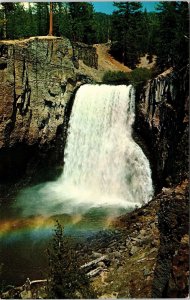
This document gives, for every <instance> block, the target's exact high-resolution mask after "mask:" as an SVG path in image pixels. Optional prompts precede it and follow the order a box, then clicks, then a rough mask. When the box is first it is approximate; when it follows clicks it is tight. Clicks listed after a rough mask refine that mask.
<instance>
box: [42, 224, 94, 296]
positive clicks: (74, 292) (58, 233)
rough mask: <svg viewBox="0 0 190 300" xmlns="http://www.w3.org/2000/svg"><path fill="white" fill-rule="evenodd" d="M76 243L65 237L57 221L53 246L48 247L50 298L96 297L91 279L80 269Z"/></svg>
mask: <svg viewBox="0 0 190 300" xmlns="http://www.w3.org/2000/svg"><path fill="white" fill-rule="evenodd" d="M75 246H76V245H75V244H74V242H72V240H71V239H70V238H68V237H67V238H66V237H64V230H63V227H62V226H61V225H60V224H59V222H58V221H57V224H56V228H55V233H54V237H53V241H52V244H51V247H50V248H49V249H48V256H49V268H50V280H49V295H48V297H49V298H53V299H57V298H58V299H78V298H82V297H83V298H92V297H95V295H94V293H93V292H92V290H91V288H90V284H89V279H88V278H87V276H86V275H85V273H84V271H83V270H82V269H80V266H79V262H78V257H77V253H76V250H75Z"/></svg>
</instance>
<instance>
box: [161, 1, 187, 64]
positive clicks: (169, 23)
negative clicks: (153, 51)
mask: <svg viewBox="0 0 190 300" xmlns="http://www.w3.org/2000/svg"><path fill="white" fill-rule="evenodd" d="M157 10H158V13H159V40H158V43H157V55H158V65H159V66H160V67H161V68H163V69H166V68H168V67H171V66H172V67H179V66H182V65H185V64H187V62H188V44H189V43H188V20H189V16H188V3H186V2H178V1H172V2H160V3H159V5H158V7H157Z"/></svg>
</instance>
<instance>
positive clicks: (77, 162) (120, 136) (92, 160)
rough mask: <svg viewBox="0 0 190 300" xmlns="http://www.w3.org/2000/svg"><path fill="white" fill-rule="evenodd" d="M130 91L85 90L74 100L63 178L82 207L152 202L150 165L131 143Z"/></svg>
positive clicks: (118, 88)
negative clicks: (82, 204)
mask: <svg viewBox="0 0 190 300" xmlns="http://www.w3.org/2000/svg"><path fill="white" fill-rule="evenodd" d="M134 100H135V99H134V90H133V88H132V86H128V87H127V86H124V85H123V86H108V85H84V86H82V87H81V88H80V89H79V91H78V93H77V95H76V99H75V103H74V107H73V110H72V114H71V119H70V128H69V134H68V142H67V147H66V151H65V168H64V172H63V175H62V177H61V179H60V183H61V182H62V184H63V186H65V188H67V189H69V195H70V196H71V197H73V198H77V200H79V201H80V202H84V203H85V204H87V205H88V204H89V203H90V204H91V205H93V206H98V205H100V206H101V205H113V204H114V205H119V206H120V205H121V206H125V207H126V206H134V205H139V204H142V203H143V202H147V201H148V200H150V197H151V196H152V181H151V172H150V166H149V163H148V160H147V158H146V157H145V155H144V153H143V151H142V150H141V149H140V147H139V146H138V145H137V144H136V143H135V142H134V141H133V139H132V124H133V122H134Z"/></svg>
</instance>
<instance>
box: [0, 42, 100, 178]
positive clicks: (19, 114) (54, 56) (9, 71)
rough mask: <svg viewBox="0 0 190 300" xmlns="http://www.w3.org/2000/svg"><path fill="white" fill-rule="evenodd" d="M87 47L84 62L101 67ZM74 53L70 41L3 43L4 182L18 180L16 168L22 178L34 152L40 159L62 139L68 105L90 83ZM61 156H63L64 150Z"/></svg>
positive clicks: (0, 157)
mask: <svg viewBox="0 0 190 300" xmlns="http://www.w3.org/2000/svg"><path fill="white" fill-rule="evenodd" d="M83 48H84V49H85V57H86V60H85V61H84V63H86V64H87V65H88V64H90V66H91V67H92V66H93V65H96V64H97V63H96V61H97V56H96V52H95V49H94V48H93V47H88V46H86V48H85V45H83ZM75 52H76V50H75V51H73V46H72V45H71V43H70V41H69V40H68V39H66V38H53V37H41V38H40V37H38V38H30V39H27V40H22V41H4V42H1V43H0V165H1V168H0V171H1V172H0V173H1V174H4V175H3V177H4V179H5V178H6V175H7V176H8V177H14V174H12V169H17V172H18V174H17V175H18V177H19V176H20V175H21V173H22V171H21V172H19V169H20V168H21V169H23V166H22V167H21V166H20V164H19V162H20V163H21V164H22V165H23V163H22V161H26V164H27V163H28V161H29V160H30V157H29V156H30V154H31V153H32V154H33V156H34V157H35V155H34V153H35V152H36V154H37V152H38V150H39V148H40V149H42V148H43V147H44V146H45V145H46V149H45V147H44V149H45V150H44V151H46V152H47V151H48V149H49V148H51V147H50V145H52V146H54V147H55V146H56V142H58V141H60V139H63V135H64V128H63V127H64V122H65V118H64V116H65V110H66V108H67V104H68V103H69V100H70V99H71V98H72V97H73V94H74V92H75V90H76V88H77V87H78V86H79V85H80V84H82V83H83V82H86V77H85V74H83V76H82V79H81V74H79V72H78V70H77V68H75V66H76V62H77V57H76V56H75ZM69 105H70V104H69ZM60 144H61V143H60ZM30 151H31V153H30ZM59 151H60V152H61V154H60V155H58V156H62V151H63V149H62V147H60V150H59ZM42 152H43V151H42ZM17 154H18V155H17ZM31 156H32V155H31ZM54 156H56V155H54ZM59 158H60V157H59ZM25 167H27V166H25ZM9 173H10V174H9ZM11 174H12V175H11Z"/></svg>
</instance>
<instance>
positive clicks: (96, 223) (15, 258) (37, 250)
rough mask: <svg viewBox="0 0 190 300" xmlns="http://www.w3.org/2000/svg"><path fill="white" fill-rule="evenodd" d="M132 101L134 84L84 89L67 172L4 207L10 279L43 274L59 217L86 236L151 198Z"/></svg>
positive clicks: (2, 233) (72, 126)
mask: <svg viewBox="0 0 190 300" xmlns="http://www.w3.org/2000/svg"><path fill="white" fill-rule="evenodd" d="M134 101H135V99H134V90H133V88H132V86H124V85H123V86H107V85H101V86H99V85H84V86H82V87H80V89H79V90H78V92H77V95H76V98H75V101H74V105H73V109H72V114H71V117H70V123H69V132H68V138H67V145H66V149H65V155H64V161H65V165H64V171H63V174H62V176H61V177H60V178H59V179H58V180H57V181H55V182H49V183H46V184H40V185H37V186H34V187H32V188H28V189H25V190H23V191H22V192H20V193H19V195H18V196H17V198H16V200H15V201H14V202H13V203H12V205H11V206H10V207H9V208H8V210H7V206H6V210H7V211H4V210H3V207H2V211H1V216H2V218H1V223H0V226H1V227H0V228H1V230H0V240H1V249H0V250H1V257H2V262H4V263H5V269H6V270H7V271H6V276H5V277H6V278H7V280H9V281H11V282H17V281H18V282H19V280H17V281H16V280H15V277H16V276H17V279H18V277H19V279H20V281H21V280H25V278H23V277H26V276H27V277H28V276H32V277H36V276H37V277H38V278H39V277H40V278H41V277H43V276H45V275H44V274H42V273H43V272H42V271H41V270H42V269H43V267H42V265H43V264H45V263H46V262H45V261H46V259H45V258H44V257H45V254H44V251H45V248H46V247H47V240H48V239H49V237H50V236H51V235H52V228H53V226H54V224H55V220H56V219H59V221H60V222H61V223H62V224H63V225H64V226H65V231H66V233H69V234H72V235H75V236H79V237H83V236H87V235H92V234H94V233H96V232H97V231H98V230H100V229H103V228H107V227H108V226H109V225H110V223H111V220H112V218H113V217H115V216H116V215H119V214H121V213H123V212H126V211H129V210H131V209H133V208H134V207H135V206H141V205H142V204H143V203H146V202H148V201H149V200H150V199H151V197H152V194H153V188H152V180H151V171H150V166H149V162H148V160H147V158H146V157H145V155H144V153H143V151H142V150H141V148H140V147H139V146H138V145H137V144H136V143H135V142H134V140H133V139H132V124H133V122H134V116H135V112H134V106H135V105H134V104H135V103H134ZM42 262H43V263H42ZM0 263H1V262H0ZM26 265H27V267H26ZM10 267H11V268H12V269H11V270H9V269H10ZM4 274H5V273H4Z"/></svg>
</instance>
